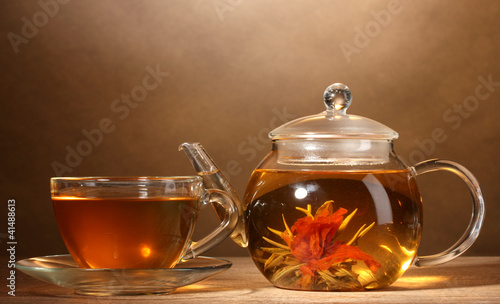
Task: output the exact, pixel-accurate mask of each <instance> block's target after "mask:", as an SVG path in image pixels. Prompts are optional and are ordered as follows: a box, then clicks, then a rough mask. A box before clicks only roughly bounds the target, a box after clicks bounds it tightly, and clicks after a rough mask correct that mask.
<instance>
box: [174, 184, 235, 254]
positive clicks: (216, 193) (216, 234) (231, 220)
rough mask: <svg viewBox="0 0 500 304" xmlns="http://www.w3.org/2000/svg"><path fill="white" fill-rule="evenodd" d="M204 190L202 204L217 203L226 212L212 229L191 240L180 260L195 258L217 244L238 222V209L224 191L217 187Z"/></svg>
mask: <svg viewBox="0 0 500 304" xmlns="http://www.w3.org/2000/svg"><path fill="white" fill-rule="evenodd" d="M205 191H206V194H205V197H204V198H203V205H207V204H210V203H212V204H219V205H220V206H222V208H224V210H225V211H226V212H225V215H224V218H223V219H222V222H221V223H220V225H219V226H218V227H217V228H216V229H215V230H214V231H212V232H211V233H210V234H209V235H207V236H205V237H204V238H202V239H201V240H199V241H197V242H194V241H192V242H191V245H190V246H189V249H188V250H187V252H186V254H185V255H184V257H183V258H182V260H189V259H192V258H195V257H197V256H199V255H200V254H202V253H203V252H205V251H207V250H209V249H212V248H213V247H215V246H217V245H218V244H219V243H220V242H222V241H223V240H224V239H226V238H227V237H228V236H229V235H230V234H231V233H232V232H233V230H234V228H235V227H236V224H237V223H238V209H237V207H236V204H235V203H234V201H233V200H232V199H231V197H230V196H229V195H228V194H227V193H226V192H224V191H221V190H217V189H206V190H205Z"/></svg>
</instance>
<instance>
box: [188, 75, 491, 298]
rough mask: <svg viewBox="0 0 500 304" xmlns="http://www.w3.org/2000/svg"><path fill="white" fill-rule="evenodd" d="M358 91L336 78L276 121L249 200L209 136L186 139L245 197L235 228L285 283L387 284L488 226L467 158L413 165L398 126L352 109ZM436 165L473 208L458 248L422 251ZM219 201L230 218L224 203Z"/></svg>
mask: <svg viewBox="0 0 500 304" xmlns="http://www.w3.org/2000/svg"><path fill="white" fill-rule="evenodd" d="M351 100H352V95H351V92H350V90H349V88H348V87H347V86H346V85H344V84H340V83H336V84H333V85H331V86H329V87H328V88H327V89H326V91H325V93H324V103H325V105H326V111H324V112H322V113H319V114H317V115H312V116H306V117H303V118H299V119H296V120H293V121H291V122H288V123H286V124H284V125H282V126H280V127H278V128H276V129H275V130H273V131H271V132H270V134H269V136H270V138H271V139H272V151H271V152H270V153H269V154H268V155H267V156H266V157H265V158H264V159H263V160H262V162H261V163H260V164H259V165H258V167H257V168H256V169H255V170H254V172H253V173H252V175H251V177H250V180H249V182H248V185H247V189H246V191H245V196H244V199H243V202H241V201H239V200H238V198H237V194H236V192H235V191H234V189H233V188H232V187H231V185H230V184H229V183H228V182H227V181H226V179H225V178H224V176H223V175H222V173H221V172H220V171H219V169H218V168H217V166H216V165H215V163H214V162H213V160H212V159H211V158H210V157H209V156H208V155H207V153H206V152H205V151H204V149H203V148H202V147H201V145H199V144H198V143H185V144H183V145H181V147H180V149H182V150H184V151H185V152H186V153H187V155H188V157H189V158H190V160H191V162H192V164H193V166H194V167H195V169H196V170H197V171H198V173H199V174H200V175H201V176H202V177H203V178H204V181H205V183H207V184H208V185H207V186H209V187H211V188H220V189H223V190H225V191H227V192H228V193H231V194H232V195H233V197H234V200H235V201H238V202H240V204H239V206H238V208H239V217H240V220H239V223H238V226H237V227H236V229H235V230H234V232H233V234H232V238H233V240H235V241H236V243H238V244H239V245H241V246H243V247H248V250H249V252H250V255H251V257H252V259H253V261H254V263H255V265H256V266H257V267H258V269H259V270H260V271H261V272H262V274H263V275H264V276H265V277H266V278H267V279H268V280H269V281H270V282H271V283H272V284H274V285H275V286H277V287H280V288H286V289H295V290H336V291H351V290H365V289H377V288H382V287H385V286H388V285H390V284H392V283H393V282H395V281H396V280H397V279H398V278H399V277H400V276H401V275H402V274H403V273H404V272H405V271H406V269H407V268H408V267H409V266H411V265H414V266H417V267H421V266H432V265H437V264H441V263H445V262H448V261H450V260H452V259H454V258H455V257H457V256H459V255H460V254H462V253H463V252H464V251H465V250H467V249H468V248H469V247H470V246H471V245H472V243H473V242H474V241H475V239H476V238H477V236H478V234H479V231H480V229H481V226H482V222H483V218H484V199H483V195H482V191H481V188H480V187H479V184H478V182H477V180H476V178H475V177H474V176H473V175H472V174H471V173H470V172H469V171H468V170H467V169H466V168H464V167H463V166H461V165H460V164H457V163H455V162H452V161H449V160H442V159H431V160H426V161H423V162H420V163H418V164H416V165H414V166H408V165H406V164H405V163H404V162H403V161H402V160H401V159H400V158H399V157H398V156H397V155H396V153H395V152H394V150H393V140H394V139H396V138H397V137H398V133H396V132H395V131H393V130H392V129H390V128H388V127H387V126H385V125H383V124H381V123H378V122H376V121H373V120H371V119H368V118H364V117H360V116H356V115H350V114H346V110H347V108H348V107H349V105H350V104H351ZM436 170H446V171H450V172H452V173H455V174H457V175H458V176H459V177H460V178H461V179H462V180H463V181H464V182H465V183H466V185H467V186H468V188H469V189H470V192H471V195H472V205H473V208H472V218H471V221H470V223H469V226H468V228H467V230H466V232H465V233H464V234H463V236H462V237H461V239H460V240H458V241H457V242H456V243H455V244H454V245H453V246H452V247H451V248H449V249H448V250H446V251H443V252H441V253H438V254H435V255H432V256H418V255H417V249H418V245H419V243H420V239H421V234H422V201H421V196H420V194H419V191H418V187H417V184H416V181H415V177H416V176H417V175H420V174H424V173H427V172H432V171H436ZM214 206H218V205H214ZM216 211H217V212H218V214H219V216H220V217H221V218H224V217H223V212H224V211H223V210H216Z"/></svg>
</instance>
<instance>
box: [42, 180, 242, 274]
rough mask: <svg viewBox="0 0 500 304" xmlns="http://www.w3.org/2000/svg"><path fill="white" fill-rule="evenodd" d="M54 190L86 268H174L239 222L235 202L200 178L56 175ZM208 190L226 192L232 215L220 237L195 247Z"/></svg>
mask: <svg viewBox="0 0 500 304" xmlns="http://www.w3.org/2000/svg"><path fill="white" fill-rule="evenodd" d="M51 188H52V202H53V207H54V213H55V216H56V220H57V224H58V227H59V230H60V233H61V236H62V238H63V240H64V242H65V244H66V247H67V248H68V251H69V252H70V253H71V255H72V256H73V258H74V259H75V261H76V262H77V264H78V265H79V266H80V267H82V268H136V269H137V268H144V269H151V268H171V267H174V266H175V265H176V264H177V263H178V262H179V261H180V260H181V259H182V258H183V257H185V258H186V257H187V258H189V257H193V256H195V255H198V254H199V253H201V252H203V251H206V250H208V249H209V248H212V247H213V246H215V245H216V244H218V243H219V242H220V241H221V240H222V239H224V238H225V237H226V236H227V235H228V234H229V233H231V231H232V228H234V225H235V224H236V219H234V220H232V216H231V212H232V210H233V208H232V202H231V200H230V199H229V198H228V197H227V196H226V195H225V194H224V193H223V192H221V191H219V190H204V189H203V184H202V180H201V178H200V177H196V176H195V177H166V178H163V177H132V178H120V177H102V178H52V179H51ZM205 193H208V194H213V195H220V196H222V198H223V199H219V200H217V201H220V202H221V203H220V204H221V205H222V206H223V208H224V209H225V210H226V211H228V212H227V213H228V218H227V219H226V220H225V221H223V223H222V224H221V226H219V227H218V229H217V230H216V231H218V234H217V235H216V236H215V237H213V238H212V237H207V238H205V239H203V240H202V241H200V242H194V243H193V244H194V245H192V246H191V247H190V244H191V237H192V235H193V231H194V228H195V224H196V221H197V217H198V210H199V209H200V206H201V205H202V204H203V203H204V201H205V199H208V197H209V195H206V196H205ZM233 222H234V223H233ZM231 226H232V228H231ZM208 238H209V239H208ZM200 246H201V247H200ZM195 251H196V254H195ZM186 252H188V253H189V254H188V255H187V256H186Z"/></svg>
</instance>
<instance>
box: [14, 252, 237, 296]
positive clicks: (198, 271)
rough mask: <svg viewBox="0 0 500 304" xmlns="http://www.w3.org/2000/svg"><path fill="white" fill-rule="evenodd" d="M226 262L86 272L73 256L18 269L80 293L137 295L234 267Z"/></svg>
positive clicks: (46, 258) (199, 260)
mask: <svg viewBox="0 0 500 304" xmlns="http://www.w3.org/2000/svg"><path fill="white" fill-rule="evenodd" d="M231 265H232V263H231V262H229V261H227V260H222V259H215V258H210V257H197V258H194V259H191V260H188V261H185V262H182V263H179V264H178V265H177V266H176V267H175V268H159V269H86V268H79V267H78V266H77V264H76V263H75V261H74V260H73V258H72V257H71V255H69V254H65V255H51V256H43V257H35V258H29V259H25V260H21V261H18V262H17V263H16V268H18V269H19V270H21V271H22V272H24V273H26V274H28V275H30V276H32V277H35V278H37V279H39V280H42V281H44V282H48V283H52V284H55V285H58V286H62V287H67V288H72V289H74V292H75V293H77V294H83V295H95V296H107V295H138V294H156V293H170V292H172V291H174V290H176V289H177V288H179V287H182V286H186V285H190V284H193V283H196V282H199V281H201V280H204V279H206V278H209V277H211V276H213V275H215V274H217V273H220V272H222V271H225V270H227V269H229V268H230V267H231Z"/></svg>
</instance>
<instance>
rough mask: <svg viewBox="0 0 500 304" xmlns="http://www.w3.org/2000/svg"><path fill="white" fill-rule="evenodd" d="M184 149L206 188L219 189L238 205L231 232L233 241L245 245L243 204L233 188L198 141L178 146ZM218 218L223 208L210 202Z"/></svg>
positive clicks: (220, 216) (246, 243)
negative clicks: (235, 220)
mask: <svg viewBox="0 0 500 304" xmlns="http://www.w3.org/2000/svg"><path fill="white" fill-rule="evenodd" d="M181 150H182V151H184V152H185V153H186V155H187V157H188V158H189V160H190V161H191V164H192V165H193V167H194V169H195V170H196V172H198V175H199V176H201V177H202V178H203V183H204V184H205V187H206V188H208V189H219V190H222V191H225V192H226V193H227V194H228V195H230V196H231V198H232V199H233V201H234V202H235V204H236V206H237V207H238V224H237V226H236V228H235V229H234V231H233V233H232V234H231V238H232V239H233V241H234V242H235V243H236V244H238V245H240V246H241V247H247V245H248V240H247V236H246V233H245V222H244V213H243V204H242V203H241V200H240V199H239V197H238V194H237V193H236V191H235V190H234V188H233V187H232V186H231V184H229V182H228V181H227V179H226V178H225V177H224V175H223V174H222V172H221V171H220V170H219V168H218V167H217V165H216V164H215V162H214V161H213V160H212V158H211V157H210V156H209V155H208V153H207V152H206V151H205V149H204V148H203V146H202V145H201V144H200V143H183V144H182V145H180V146H179V151H181ZM212 205H213V206H214V208H215V211H216V213H217V216H218V217H219V219H223V218H224V212H225V211H224V209H223V208H221V207H220V205H218V204H212Z"/></svg>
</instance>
